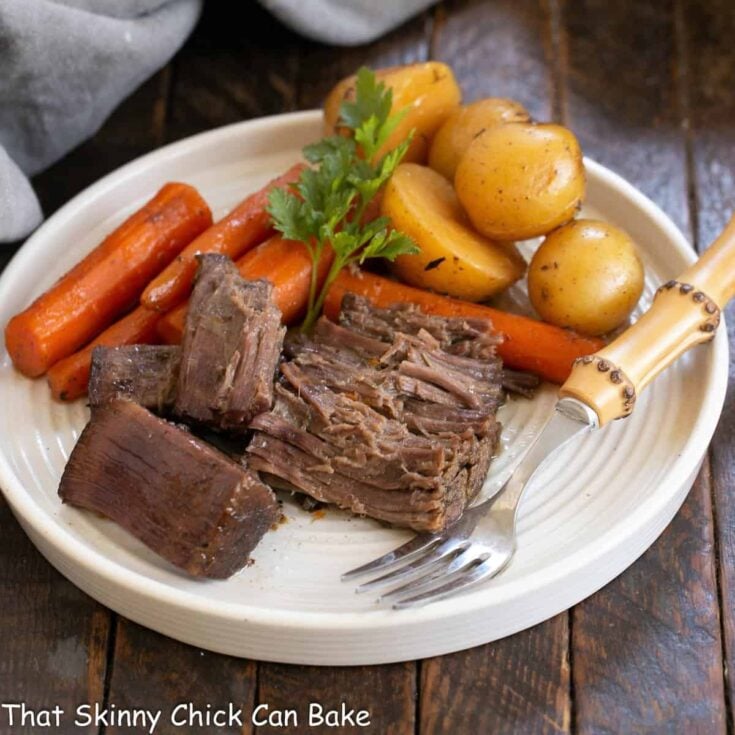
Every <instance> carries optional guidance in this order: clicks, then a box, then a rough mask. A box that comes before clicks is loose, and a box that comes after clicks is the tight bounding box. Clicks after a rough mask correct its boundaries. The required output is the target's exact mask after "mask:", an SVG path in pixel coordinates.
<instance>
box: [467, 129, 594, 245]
mask: <svg viewBox="0 0 735 735" xmlns="http://www.w3.org/2000/svg"><path fill="white" fill-rule="evenodd" d="M454 185H455V187H456V189H457V195H458V196H459V200H460V201H461V202H462V205H463V206H464V208H465V210H466V211H467V214H468V215H469V218H470V219H471V220H472V224H473V225H474V226H475V227H476V229H477V230H479V231H480V232H481V233H482V234H483V235H486V236H487V237H490V238H494V239H496V240H526V239H528V238H531V237H538V236H539V235H545V234H546V233H547V232H551V230H553V229H554V228H555V227H558V226H559V225H562V224H564V223H565V222H568V221H569V220H570V219H571V218H572V217H573V216H574V213H575V211H576V210H577V207H578V206H579V204H580V203H581V201H582V198H583V197H584V190H585V176H584V165H583V163H582V151H581V149H580V147H579V143H578V142H577V139H576V138H575V137H574V134H573V133H572V132H571V131H570V130H568V129H567V128H564V127H562V126H561V125H551V124H544V125H536V124H533V123H510V124H508V125H502V126H500V127H495V128H491V129H489V130H486V131H485V132H484V133H482V134H481V135H479V136H478V137H477V138H475V140H474V141H472V143H471V144H470V146H469V148H467V150H466V151H465V153H464V155H463V156H462V158H461V159H460V161H459V165H458V166H457V173H456V175H455V178H454Z"/></svg>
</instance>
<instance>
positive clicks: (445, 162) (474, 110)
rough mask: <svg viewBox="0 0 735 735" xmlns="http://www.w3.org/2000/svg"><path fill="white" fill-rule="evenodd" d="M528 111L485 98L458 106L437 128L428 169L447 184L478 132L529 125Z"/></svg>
mask: <svg viewBox="0 0 735 735" xmlns="http://www.w3.org/2000/svg"><path fill="white" fill-rule="evenodd" d="M530 119H531V117H530V115H529V114H528V110H526V108H525V107H524V106H523V105H522V104H520V103H519V102H515V101H514V100H509V99H504V98H502V97H488V98H487V99H483V100H477V102H473V103H472V104H469V105H464V106H463V107H460V108H459V110H456V111H455V112H453V113H452V114H451V115H450V116H449V117H448V118H447V120H446V121H445V122H444V124H443V125H442V126H441V127H440V128H439V130H438V131H437V133H436V135H435V136H434V139H433V140H432V141H431V148H429V166H431V168H433V169H434V171H438V172H439V173H440V174H441V175H442V176H444V177H446V178H447V179H449V180H450V181H454V174H455V172H456V170H457V164H458V163H459V159H460V158H461V157H462V154H463V153H464V152H465V151H466V150H467V148H469V146H470V143H472V141H473V140H474V139H475V138H476V137H477V136H478V135H480V133H482V132H484V131H485V130H487V129H488V128H496V127H498V126H499V125H505V124H506V123H510V122H528V121H529V120H530Z"/></svg>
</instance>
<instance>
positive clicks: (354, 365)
mask: <svg viewBox="0 0 735 735" xmlns="http://www.w3.org/2000/svg"><path fill="white" fill-rule="evenodd" d="M498 341H499V337H498V336H497V335H496V334H495V333H494V332H493V331H492V327H491V325H490V324H489V322H486V321H484V320H467V319H459V318H443V317H436V316H428V315H426V314H424V313H423V312H421V311H420V310H418V309H417V308H415V307H412V306H409V305H400V306H396V307H394V308H391V309H377V308H374V307H372V306H370V305H369V303H368V302H367V301H365V300H364V299H361V298H359V297H356V296H347V297H345V299H344V301H343V304H342V311H341V314H340V323H339V324H335V323H333V322H330V321H328V320H327V319H324V318H322V319H321V320H320V321H319V322H318V323H317V325H316V327H315V329H314V331H313V333H312V335H311V336H309V337H306V336H303V335H295V336H292V337H291V338H290V339H289V340H288V341H287V344H286V354H287V356H288V357H289V360H288V361H287V362H285V363H283V364H282V365H281V382H280V384H279V385H278V386H277V389H276V396H275V405H274V407H273V410H272V411H270V412H268V413H263V414H261V415H260V416H258V417H256V418H255V419H254V421H253V422H252V425H251V426H252V428H253V429H255V434H254V436H253V439H252V442H251V444H250V446H249V448H248V453H249V460H248V463H249V465H250V466H251V467H253V468H255V469H257V470H259V471H260V472H261V473H263V475H264V478H265V479H266V481H268V482H270V483H271V484H273V485H274V486H277V487H281V488H286V489H291V490H297V491H299V492H303V493H306V494H308V495H310V496H311V497H313V498H316V499H317V500H320V501H324V502H329V503H334V504H336V505H339V506H340V507H342V508H347V509H349V510H352V511H353V512H356V513H360V514H365V515H369V516H372V517H374V518H378V519H381V520H384V521H387V522H390V523H392V524H394V525H398V526H409V527H411V528H413V529H415V530H417V531H438V530H440V529H442V528H444V527H445V526H446V525H448V524H450V523H452V522H453V521H454V520H456V519H457V518H458V517H459V516H460V515H461V513H462V512H463V510H464V508H465V507H466V505H467V503H468V502H469V501H470V500H471V499H472V498H473V497H474V496H475V495H476V494H477V492H478V491H479V490H480V488H481V487H482V484H483V482H484V480H485V477H486V475H487V471H488V468H489V465H490V462H491V460H492V456H493V453H494V451H495V448H496V446H497V442H498V438H499V434H500V425H499V424H498V422H497V420H496V418H495V413H496V411H497V408H498V406H499V405H500V403H501V402H502V400H503V390H502V386H501V383H502V380H503V370H502V364H501V362H500V359H499V358H498V357H497V356H496V354H495V348H496V345H497V344H498Z"/></svg>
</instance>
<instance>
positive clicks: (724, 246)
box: [559, 215, 735, 426]
mask: <svg viewBox="0 0 735 735" xmlns="http://www.w3.org/2000/svg"><path fill="white" fill-rule="evenodd" d="M733 295H735V215H734V216H733V217H732V218H731V219H730V221H729V222H728V223H727V225H726V226H725V229H724V230H723V231H722V233H721V234H720V235H719V237H718V238H717V239H716V240H715V241H714V243H713V244H712V245H711V246H710V247H709V248H708V249H707V251H706V252H705V253H704V254H703V255H702V257H701V258H700V259H699V260H698V261H697V262H696V263H694V264H693V265H691V266H690V267H689V268H687V269H686V270H685V271H684V272H683V273H682V274H681V275H680V276H679V277H678V278H677V279H675V280H671V281H669V282H668V283H665V284H664V285H663V286H661V288H659V289H658V291H657V292H656V295H655V297H654V300H653V304H652V305H651V307H650V308H649V309H648V311H646V312H645V313H644V314H643V316H641V318H640V319H638V321H637V322H636V323H635V324H633V326H631V327H630V328H629V329H627V330H626V331H625V332H623V334H621V335H620V336H619V337H618V338H617V339H615V340H614V341H613V342H611V343H610V344H609V345H607V346H606V347H604V348H603V349H601V350H600V351H599V352H597V353H595V354H594V355H588V356H586V357H582V358H579V359H578V360H577V361H576V362H575V363H574V367H573V368H572V372H571V375H570V376H569V378H568V380H567V381H566V383H564V385H563V386H562V387H561V390H560V393H559V395H560V396H562V397H570V398H576V399H578V400H580V401H582V402H583V403H586V404H587V405H588V406H590V408H593V409H594V411H595V413H596V414H597V417H598V419H599V422H600V426H602V425H603V424H606V423H607V422H608V421H611V420H612V419H618V418H624V417H625V416H628V415H629V414H630V413H631V412H632V411H633V408H634V406H635V401H636V397H637V395H638V394H639V393H640V392H641V391H642V390H643V389H644V388H645V387H646V386H647V385H648V384H649V383H650V382H651V381H652V380H653V379H654V378H655V377H656V376H657V375H658V374H659V373H660V372H661V371H662V370H664V369H665V368H667V367H668V366H669V365H671V363H673V362H674V361H675V360H677V359H678V358H679V357H680V356H681V355H682V354H683V353H684V352H686V351H687V350H688V349H690V348H691V347H694V346H695V345H698V344H701V343H703V342H709V341H710V340H711V339H712V338H713V337H714V335H715V331H716V330H717V327H718V325H719V323H720V311H721V309H723V308H724V306H725V304H726V303H727V302H728V301H729V300H730V299H731V298H732V297H733Z"/></svg>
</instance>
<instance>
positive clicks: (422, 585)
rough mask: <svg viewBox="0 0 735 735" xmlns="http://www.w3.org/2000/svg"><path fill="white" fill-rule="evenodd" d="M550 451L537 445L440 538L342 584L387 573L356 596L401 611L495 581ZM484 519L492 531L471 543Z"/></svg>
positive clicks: (417, 541) (425, 537) (384, 559)
mask: <svg viewBox="0 0 735 735" xmlns="http://www.w3.org/2000/svg"><path fill="white" fill-rule="evenodd" d="M572 438H574V436H569V437H568V439H567V441H569V440H571V439H572ZM565 443H566V441H562V442H561V443H560V444H559V446H560V447H561V446H563V444H565ZM546 452H547V449H546V447H545V446H544V443H543V442H539V443H536V444H534V445H532V446H531V447H530V448H529V450H528V451H527V452H525V453H524V455H523V457H522V458H521V462H520V464H519V465H518V466H517V467H516V468H515V470H514V471H513V472H512V474H511V475H510V477H509V478H508V479H507V480H506V481H505V483H504V484H502V485H501V486H500V489H499V490H498V491H497V492H496V493H495V494H494V495H493V496H492V497H491V498H488V499H487V500H485V501H484V502H482V503H479V504H478V505H475V506H473V507H471V508H468V509H467V510H466V511H465V512H464V513H463V515H462V516H461V517H460V518H459V520H458V521H456V522H455V523H454V524H452V525H451V526H448V527H447V528H446V529H444V530H443V531H441V532H440V533H420V534H417V535H416V536H414V538H412V539H410V540H409V541H408V542H406V543H405V544H403V546H399V547H398V548H397V549H394V550H393V551H390V552H388V553H387V554H384V555H383V556H381V557H379V558H378V559H375V560H373V561H371V562H369V563H368V564H364V565H363V566H361V567H357V568H356V569H352V570H351V571H349V572H346V573H345V574H343V575H342V580H343V581H345V582H346V581H350V580H353V579H356V578H358V577H363V576H368V575H373V574H376V573H379V572H384V574H381V575H380V576H379V577H377V578H375V579H372V580H370V581H368V582H364V583H363V584H361V585H359V586H358V587H357V588H356V590H355V591H356V592H357V593H359V594H364V593H369V592H377V593H378V594H379V597H378V602H391V603H392V607H393V609H395V610H402V609H405V608H409V607H419V606H421V605H426V604H427V603H429V602H434V601H436V600H441V599H444V598H446V597H451V596H453V595H455V594H457V593H458V592H460V591H461V590H464V589H466V588H468V587H471V586H474V585H476V584H479V583H480V582H484V581H487V580H489V579H492V578H493V577H494V576H495V575H497V574H498V573H499V572H501V571H502V570H503V569H505V567H506V566H507V564H508V562H509V561H510V560H511V558H512V557H513V552H514V551H515V542H516V516H517V514H518V508H519V506H520V504H521V500H522V498H523V495H524V494H525V490H526V489H527V488H528V487H529V486H530V487H533V482H528V480H529V478H530V476H531V475H532V474H533V473H534V471H535V469H536V468H537V467H540V466H541V465H542V464H543V462H544V461H545V459H546ZM481 520H482V521H483V525H484V526H487V528H486V529H484V531H485V533H483V539H482V540H479V539H473V540H470V536H472V534H473V533H474V532H475V529H476V528H477V524H478V523H479V522H480V521H481Z"/></svg>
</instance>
